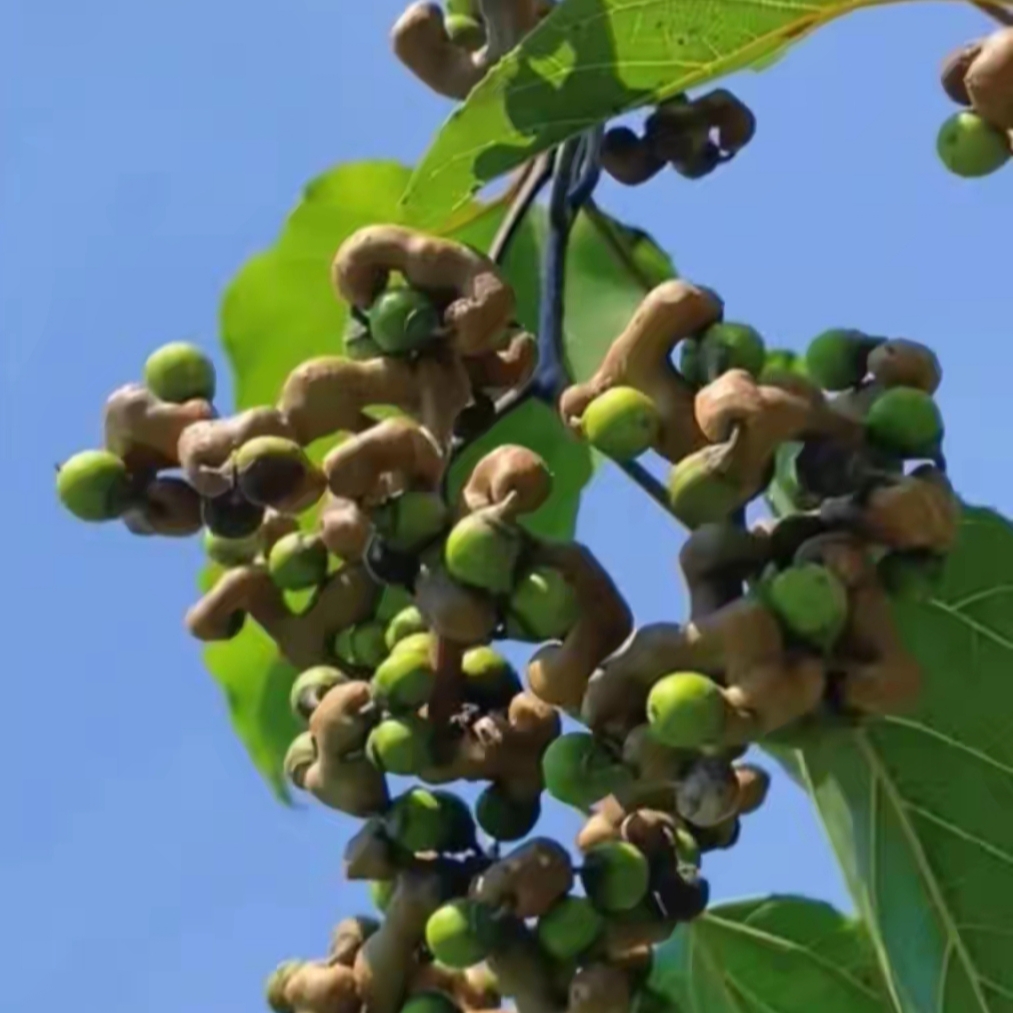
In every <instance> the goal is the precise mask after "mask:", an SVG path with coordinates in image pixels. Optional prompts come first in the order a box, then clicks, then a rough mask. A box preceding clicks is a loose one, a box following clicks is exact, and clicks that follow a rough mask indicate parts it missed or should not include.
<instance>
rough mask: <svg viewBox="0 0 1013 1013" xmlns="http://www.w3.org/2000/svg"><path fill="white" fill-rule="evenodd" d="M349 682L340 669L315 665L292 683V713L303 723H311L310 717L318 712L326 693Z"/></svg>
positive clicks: (290, 696) (301, 673)
mask: <svg viewBox="0 0 1013 1013" xmlns="http://www.w3.org/2000/svg"><path fill="white" fill-rule="evenodd" d="M343 682H347V678H346V676H345V674H344V672H342V671H341V669H340V668H333V667H332V666H330V665H314V666H313V668H307V669H306V671H305V672H300V674H299V676H298V678H297V679H296V680H295V682H294V683H292V689H291V692H290V693H289V706H290V707H291V709H292V713H293V714H294V715H295V716H296V717H299V718H302V719H303V721H309V719H310V715H311V714H312V713H313V711H314V710H316V708H317V706H318V705H319V704H320V701H321V700H322V699H323V697H324V696H325V695H326V693H327V692H328V691H329V690H331V689H333V688H334V687H335V686H339V685H341V683H343Z"/></svg>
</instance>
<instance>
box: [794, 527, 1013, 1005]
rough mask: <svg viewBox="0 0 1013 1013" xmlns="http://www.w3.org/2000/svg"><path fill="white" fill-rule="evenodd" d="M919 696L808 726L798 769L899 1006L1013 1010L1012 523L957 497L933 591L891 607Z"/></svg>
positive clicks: (798, 741) (797, 760) (796, 756)
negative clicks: (825, 725)
mask: <svg viewBox="0 0 1013 1013" xmlns="http://www.w3.org/2000/svg"><path fill="white" fill-rule="evenodd" d="M895 613H896V619H897V621H898V623H899V626H900V630H901V633H902V635H903V637H904V639H905V642H906V643H907V644H908V646H909V647H910V648H911V650H913V651H914V653H915V655H916V656H917V657H918V659H919V661H920V663H921V665H922V669H923V674H924V685H923V689H922V693H921V697H920V699H919V702H918V705H917V707H916V708H915V709H914V710H913V711H912V712H911V713H908V714H905V715H903V716H894V717H886V718H881V719H879V720H876V721H870V722H868V723H866V724H865V725H864V726H862V727H860V728H853V729H836V730H831V729H823V730H820V731H819V732H818V733H817V732H812V733H805V734H803V735H802V736H800V737H799V738H798V739H796V740H795V742H794V743H793V744H796V745H799V746H801V748H800V750H799V751H798V752H796V753H794V755H793V757H792V759H793V760H794V762H795V763H796V764H797V766H798V767H799V768H800V769H801V772H802V775H803V778H804V781H805V783H806V785H807V786H808V788H809V791H810V792H811V794H812V796H813V799H814V800H815V803H816V805H817V807H818V809H819V812H820V815H821V817H822V819H823V822H824V824H825V826H826V829H827V832H828V835H829V837H830V840H831V843H832V845H833V847H834V850H835V852H836V854H837V857H838V860H839V861H840V863H841V865H842V867H843V869H844V872H845V875H846V878H847V880H848V884H849V887H850V889H851V891H852V893H853V895H854V897H855V901H856V904H857V906H858V909H859V911H860V912H861V914H862V915H863V917H864V918H865V919H866V921H867V922H868V924H869V926H870V930H871V931H872V933H873V935H874V937H875V938H876V939H877V942H878V945H879V947H880V949H881V951H882V952H883V954H884V956H885V960H886V961H887V962H888V965H887V966H888V973H889V975H890V980H891V989H892V991H893V993H894V995H895V997H896V1004H897V1008H898V1009H899V1010H901V1011H902V1013H1008V1011H1009V1010H1011V1009H1013V962H1011V961H1010V952H1011V945H1013V923H1011V919H1010V913H1011V912H1013V805H1011V802H1013V736H1011V734H1010V717H1009V716H1010V714H1011V713H1013V680H1011V678H1010V672H1011V670H1013V526H1011V525H1010V523H1009V522H1008V521H1006V520H1005V519H1004V518H1002V517H1000V516H999V515H998V514H996V513H994V512H992V511H991V510H985V509H981V508H975V507H967V508H965V509H964V515H963V519H962V523H961V528H960V539H959V542H958V544H957V546H956V548H955V550H954V552H953V553H952V555H951V556H950V558H949V560H948V563H947V566H946V569H945V572H944V574H943V578H942V581H941V584H940V585H939V586H938V588H937V590H936V593H935V596H934V597H933V598H931V599H930V600H929V601H928V602H926V603H924V604H912V603H897V604H896V605H895Z"/></svg>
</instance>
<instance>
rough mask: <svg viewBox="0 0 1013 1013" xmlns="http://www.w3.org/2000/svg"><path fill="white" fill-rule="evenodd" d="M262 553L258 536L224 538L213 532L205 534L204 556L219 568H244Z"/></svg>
mask: <svg viewBox="0 0 1013 1013" xmlns="http://www.w3.org/2000/svg"><path fill="white" fill-rule="evenodd" d="M259 553H260V539H259V538H258V537H257V535H256V534H254V535H250V536H248V537H246V538H222V536H221V535H216V534H215V533H214V532H213V531H205V532H204V554H205V555H206V556H207V557H208V559H210V560H211V561H212V562H214V563H217V564H218V565H219V566H244V565H246V564H247V563H252V562H253V561H254V560H255V559H256V558H257V556H258V554H259Z"/></svg>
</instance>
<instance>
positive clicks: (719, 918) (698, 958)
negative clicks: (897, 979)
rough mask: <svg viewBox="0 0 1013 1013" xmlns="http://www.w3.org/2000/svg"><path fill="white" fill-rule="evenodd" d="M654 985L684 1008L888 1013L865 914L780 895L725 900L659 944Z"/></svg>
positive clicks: (737, 1012) (682, 1011) (691, 1011)
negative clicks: (861, 919) (855, 916)
mask: <svg viewBox="0 0 1013 1013" xmlns="http://www.w3.org/2000/svg"><path fill="white" fill-rule="evenodd" d="M646 985H647V988H648V989H649V990H650V991H651V992H652V993H655V994H658V995H660V996H662V997H663V998H665V999H666V1000H668V1001H669V1002H670V1003H671V1004H673V1005H674V1006H675V1007H677V1008H678V1009H679V1013H812V1011H814V1010H819V1013H887V1010H888V1009H889V1004H888V1002H887V1000H886V992H885V989H884V987H883V982H882V979H881V977H880V973H879V970H878V968H877V965H876V954H875V951H874V949H873V946H872V943H871V941H870V940H869V937H868V935H867V934H866V932H865V929H864V928H863V926H862V924H861V922H859V921H856V920H855V919H853V918H847V917H845V916H844V915H842V914H841V913H840V912H838V911H837V910H835V909H834V908H833V907H832V906H831V905H829V904H825V903H823V902H821V901H815V900H809V899H807V898H804V897H792V896H774V897H768V898H760V899H756V900H747V901H740V902H738V903H732V904H722V905H719V906H717V907H714V908H712V909H711V910H710V911H708V912H707V913H706V914H704V915H703V916H702V917H700V918H698V919H696V920H695V921H693V922H691V923H689V924H686V925H681V926H680V927H679V928H678V929H677V930H676V931H675V933H674V934H673V935H672V937H671V938H670V939H669V940H668V941H667V942H665V943H662V944H661V945H660V946H658V947H656V948H655V953H654V960H653V962H652V967H651V972H650V975H649V977H648V979H647V982H646Z"/></svg>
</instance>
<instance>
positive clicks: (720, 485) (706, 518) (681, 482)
mask: <svg viewBox="0 0 1013 1013" xmlns="http://www.w3.org/2000/svg"><path fill="white" fill-rule="evenodd" d="M725 458H726V447H725V445H724V444H711V445H709V446H706V447H704V448H702V449H701V450H698V451H696V452H695V453H692V454H689V455H688V456H686V457H684V458H683V459H682V460H681V461H680V462H679V463H678V464H677V465H676V466H675V467H674V468H672V470H671V471H670V472H669V475H668V503H669V507H670V509H671V511H672V513H673V514H674V515H675V517H676V518H677V519H678V520H679V521H680V522H681V523H682V524H684V525H685V526H686V527H687V528H689V529H690V530H691V531H692V530H694V529H695V528H698V527H700V526H701V525H702V524H708V523H712V522H715V521H723V520H725V518H727V517H728V516H730V515H731V514H732V513H734V512H735V511H736V510H737V509H738V508H739V507H740V506H741V505H742V501H743V499H744V493H743V490H742V489H740V488H739V486H738V485H737V484H736V483H735V481H734V480H733V479H731V478H730V477H728V476H727V475H725V474H723V473H722V471H721V467H722V465H723V463H724V461H725Z"/></svg>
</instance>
